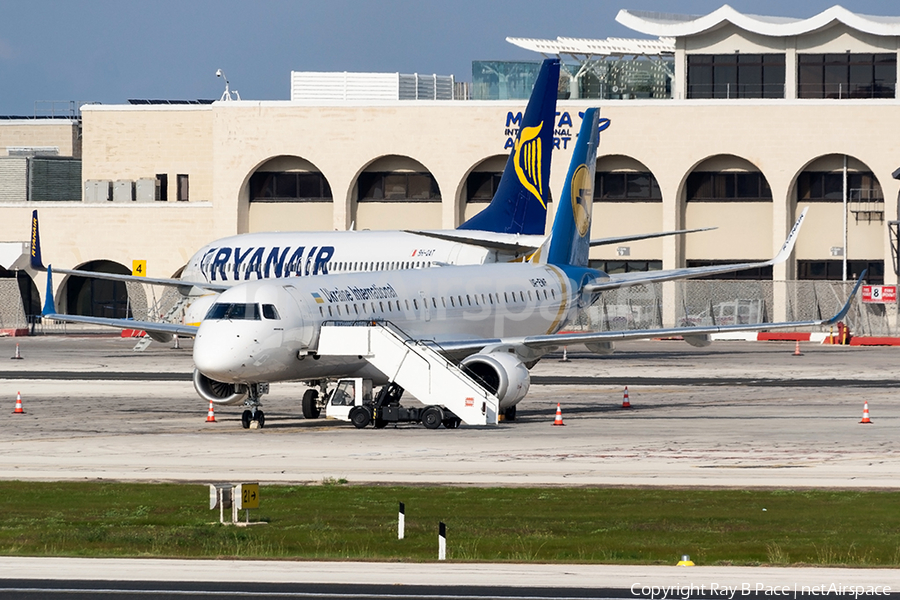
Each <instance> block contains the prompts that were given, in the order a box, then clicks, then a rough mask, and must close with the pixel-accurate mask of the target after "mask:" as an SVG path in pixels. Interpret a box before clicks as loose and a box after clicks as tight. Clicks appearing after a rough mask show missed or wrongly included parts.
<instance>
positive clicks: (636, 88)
mask: <svg viewBox="0 0 900 600" xmlns="http://www.w3.org/2000/svg"><path fill="white" fill-rule="evenodd" d="M506 41H507V42H509V43H511V44H514V45H516V46H519V47H520V48H525V49H526V50H533V51H535V52H540V53H541V54H543V55H544V56H545V57H547V56H558V57H559V58H560V60H563V61H565V59H566V57H568V58H569V61H570V64H569V65H568V68H564V69H563V72H562V73H561V74H560V76H561V77H564V76H568V78H569V81H568V90H567V92H566V94H565V97H568V98H606V99H609V98H668V97H670V95H671V85H670V82H671V79H672V75H673V72H672V64H673V62H674V55H675V40H674V38H662V37H661V38H659V39H658V40H641V39H627V38H607V39H605V40H592V39H584V38H567V37H558V38H556V39H555V40H541V39H533V38H514V37H508V38H506ZM573 63H574V66H573Z"/></svg>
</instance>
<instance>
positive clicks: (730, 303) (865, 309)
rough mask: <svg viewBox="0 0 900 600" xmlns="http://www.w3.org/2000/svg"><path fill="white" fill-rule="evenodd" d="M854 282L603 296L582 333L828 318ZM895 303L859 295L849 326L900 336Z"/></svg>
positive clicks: (670, 287) (584, 318) (674, 285)
mask: <svg viewBox="0 0 900 600" xmlns="http://www.w3.org/2000/svg"><path fill="white" fill-rule="evenodd" d="M853 285H854V284H853V282H847V283H844V282H839V281H779V282H772V281H724V280H715V281H677V282H671V283H655V284H648V285H637V286H632V287H627V288H621V289H618V290H611V291H609V292H604V293H603V294H601V295H600V297H599V298H598V299H597V300H596V301H595V302H594V303H593V304H592V305H591V306H590V307H589V308H588V309H587V310H585V311H584V312H583V313H582V315H581V316H580V317H579V319H578V321H577V322H576V323H575V324H574V325H575V326H576V327H578V328H582V329H586V330H593V331H621V330H629V329H651V328H659V327H684V326H709V325H737V324H754V323H767V322H773V321H811V320H817V319H826V318H828V317H831V316H832V315H834V314H835V313H837V312H838V311H839V310H840V309H841V307H842V306H843V305H844V302H846V300H847V297H848V296H849V294H850V291H851V290H852V289H853ZM897 321H898V318H897V306H896V305H894V304H864V303H862V302H861V301H860V299H859V297H858V296H857V298H856V299H854V301H853V304H852V306H851V309H850V312H849V314H848V315H847V317H846V318H845V319H844V322H845V323H846V324H847V325H848V326H849V327H850V329H851V331H853V333H854V334H856V335H865V336H893V335H900V328H898V326H897Z"/></svg>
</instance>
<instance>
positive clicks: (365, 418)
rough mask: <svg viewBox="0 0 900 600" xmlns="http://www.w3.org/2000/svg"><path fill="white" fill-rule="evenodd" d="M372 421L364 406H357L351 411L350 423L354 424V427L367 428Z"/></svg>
mask: <svg viewBox="0 0 900 600" xmlns="http://www.w3.org/2000/svg"><path fill="white" fill-rule="evenodd" d="M371 420H372V416H371V415H370V414H369V411H368V410H366V409H365V408H363V407H362V406H357V407H355V408H354V409H353V410H351V411H350V422H351V423H353V426H354V427H356V428H357V429H363V428H365V427H367V426H368V425H369V422H370V421H371Z"/></svg>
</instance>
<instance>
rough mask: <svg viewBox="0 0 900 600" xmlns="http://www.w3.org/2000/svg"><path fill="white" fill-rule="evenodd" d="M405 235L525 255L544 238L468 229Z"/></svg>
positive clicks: (532, 250) (533, 249)
mask: <svg viewBox="0 0 900 600" xmlns="http://www.w3.org/2000/svg"><path fill="white" fill-rule="evenodd" d="M404 231H405V232H406V233H411V234H413V235H421V236H423V237H429V238H434V239H437V240H444V241H447V242H459V243H460V244H469V245H471V246H480V247H482V248H488V249H489V250H500V251H501V252H512V253H519V254H527V253H529V252H534V251H535V250H536V249H537V248H538V246H540V245H541V244H542V243H543V241H544V239H545V237H544V236H542V235H524V234H509V233H493V232H490V231H475V230H468V229H448V230H446V231H418V230H404Z"/></svg>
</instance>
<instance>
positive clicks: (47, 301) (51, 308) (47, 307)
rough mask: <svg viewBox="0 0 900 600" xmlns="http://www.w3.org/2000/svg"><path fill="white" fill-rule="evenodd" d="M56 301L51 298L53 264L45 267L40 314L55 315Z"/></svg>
mask: <svg viewBox="0 0 900 600" xmlns="http://www.w3.org/2000/svg"><path fill="white" fill-rule="evenodd" d="M34 212H35V220H37V216H36V215H37V211H34ZM55 314H56V302H55V301H54V300H53V265H50V266H49V267H47V290H46V291H45V292H44V310H42V311H41V315H43V316H47V315H55Z"/></svg>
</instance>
